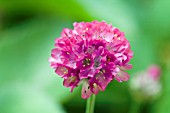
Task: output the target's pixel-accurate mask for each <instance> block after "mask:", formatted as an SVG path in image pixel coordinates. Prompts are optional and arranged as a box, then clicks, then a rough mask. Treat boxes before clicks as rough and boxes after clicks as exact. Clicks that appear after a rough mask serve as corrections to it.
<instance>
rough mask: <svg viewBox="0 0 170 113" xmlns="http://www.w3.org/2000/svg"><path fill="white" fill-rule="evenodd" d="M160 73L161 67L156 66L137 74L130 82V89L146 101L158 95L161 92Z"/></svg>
mask: <svg viewBox="0 0 170 113" xmlns="http://www.w3.org/2000/svg"><path fill="white" fill-rule="evenodd" d="M160 71H161V69H160V67H159V66H158V65H156V64H154V65H150V66H149V67H148V69H146V70H145V71H142V72H138V73H136V74H135V75H134V77H132V79H131V81H130V88H131V89H132V91H134V92H135V93H134V94H138V96H140V97H142V98H146V99H147V98H151V97H154V96H156V95H158V94H159V93H160V91H161V83H160V75H161V73H160ZM142 98H141V99H142Z"/></svg>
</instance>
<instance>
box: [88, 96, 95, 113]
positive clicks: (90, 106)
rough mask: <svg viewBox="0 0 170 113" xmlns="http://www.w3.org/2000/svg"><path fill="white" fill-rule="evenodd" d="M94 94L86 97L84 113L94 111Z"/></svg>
mask: <svg viewBox="0 0 170 113" xmlns="http://www.w3.org/2000/svg"><path fill="white" fill-rule="evenodd" d="M95 97H96V96H95V95H94V94H92V95H91V96H90V97H89V98H88V99H87V103H86V113H93V112H94V105H95Z"/></svg>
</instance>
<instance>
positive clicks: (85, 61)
mask: <svg viewBox="0 0 170 113" xmlns="http://www.w3.org/2000/svg"><path fill="white" fill-rule="evenodd" d="M90 63H91V60H90V58H85V59H84V60H83V67H85V66H89V65H90Z"/></svg>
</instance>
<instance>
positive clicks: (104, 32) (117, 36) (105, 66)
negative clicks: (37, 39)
mask: <svg viewBox="0 0 170 113" xmlns="http://www.w3.org/2000/svg"><path fill="white" fill-rule="evenodd" d="M73 25H74V29H73V30H72V29H68V28H65V29H63V31H62V33H61V37H60V38H57V39H56V40H55V48H54V49H53V50H52V53H51V58H50V59H49V61H50V63H51V67H52V68H54V69H55V72H56V74H58V75H59V76H60V77H62V78H63V79H64V82H63V85H64V86H65V87H70V88H71V92H72V91H73V89H74V88H75V87H76V86H78V85H80V83H82V84H83V88H82V98H84V99H86V98H88V97H89V96H90V95H91V94H92V93H94V94H98V92H99V91H104V90H105V89H106V87H107V85H108V83H110V82H111V81H112V80H113V79H116V80H117V81H118V82H122V81H127V80H128V79H129V75H128V74H127V73H126V72H124V70H128V69H131V68H132V65H130V64H128V63H129V61H130V59H131V58H132V55H133V53H132V51H131V49H130V44H129V42H128V40H127V39H126V38H125V36H124V33H123V32H121V31H120V30H119V29H118V28H116V27H113V26H112V25H109V24H107V23H106V22H98V21H93V22H80V23H76V22H75V23H74V24H73Z"/></svg>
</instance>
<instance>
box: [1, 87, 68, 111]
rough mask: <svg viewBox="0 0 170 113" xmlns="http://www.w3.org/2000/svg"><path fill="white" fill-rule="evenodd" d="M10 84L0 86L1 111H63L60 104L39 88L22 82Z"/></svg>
mask: <svg viewBox="0 0 170 113" xmlns="http://www.w3.org/2000/svg"><path fill="white" fill-rule="evenodd" d="M10 85H12V86H10ZM10 85H8V86H5V87H4V88H3V89H2V88H1V93H0V109H1V113H65V112H64V111H63V109H62V107H61V105H59V104H58V103H56V102H55V101H54V100H53V99H51V98H50V97H49V96H47V95H45V93H44V92H43V91H42V90H41V89H38V88H37V89H36V88H33V86H28V85H23V84H16V85H15V86H14V84H10ZM11 87H12V88H11Z"/></svg>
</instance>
